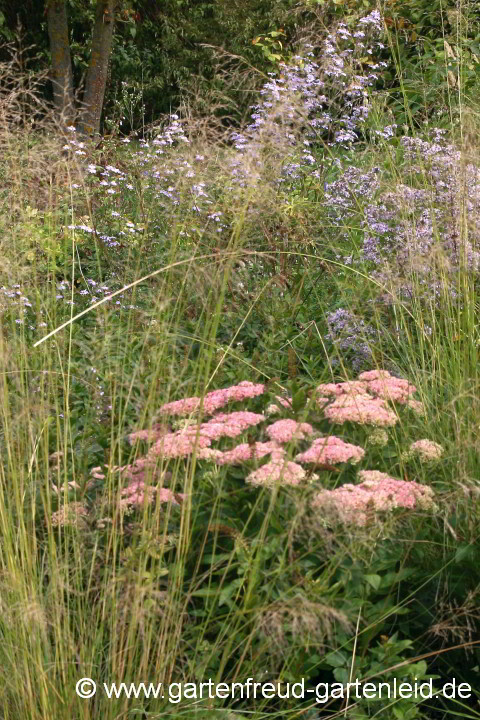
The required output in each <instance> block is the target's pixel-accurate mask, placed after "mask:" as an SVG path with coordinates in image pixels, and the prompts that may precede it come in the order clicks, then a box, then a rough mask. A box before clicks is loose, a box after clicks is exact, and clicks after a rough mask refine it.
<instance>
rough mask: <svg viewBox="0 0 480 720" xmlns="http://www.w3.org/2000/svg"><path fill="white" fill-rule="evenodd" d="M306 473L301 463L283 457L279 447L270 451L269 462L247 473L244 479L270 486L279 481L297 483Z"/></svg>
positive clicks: (283, 453)
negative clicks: (278, 449) (277, 450)
mask: <svg viewBox="0 0 480 720" xmlns="http://www.w3.org/2000/svg"><path fill="white" fill-rule="evenodd" d="M306 474H307V473H306V472H305V470H304V469H303V468H302V466H301V465H298V464H297V463H295V462H290V461H288V460H286V459H285V451H284V450H283V449H282V448H281V449H280V451H279V452H273V453H272V459H271V460H270V462H268V463H267V464H266V465H262V466H261V467H259V468H258V469H257V470H253V472H251V473H250V474H249V475H247V477H246V481H247V482H248V483H251V484H252V485H262V486H264V487H271V486H272V485H274V484H275V483H276V482H279V481H280V482H282V483H284V484H286V485H299V484H300V483H301V482H302V480H304V479H305V477H306Z"/></svg>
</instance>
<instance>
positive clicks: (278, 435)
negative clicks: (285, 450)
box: [266, 420, 313, 443]
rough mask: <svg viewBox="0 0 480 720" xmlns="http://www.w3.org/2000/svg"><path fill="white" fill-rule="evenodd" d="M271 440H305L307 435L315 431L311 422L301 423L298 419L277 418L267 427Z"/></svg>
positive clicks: (282, 441)
mask: <svg viewBox="0 0 480 720" xmlns="http://www.w3.org/2000/svg"><path fill="white" fill-rule="evenodd" d="M266 433H267V435H268V437H269V438H270V439H271V440H275V442H278V443H288V442H290V441H291V440H303V439H304V438H305V434H306V435H311V434H312V433H313V427H312V426H311V425H310V424H309V423H299V422H297V421H296V420H277V422H274V423H272V424H271V425H269V427H268V428H267V429H266Z"/></svg>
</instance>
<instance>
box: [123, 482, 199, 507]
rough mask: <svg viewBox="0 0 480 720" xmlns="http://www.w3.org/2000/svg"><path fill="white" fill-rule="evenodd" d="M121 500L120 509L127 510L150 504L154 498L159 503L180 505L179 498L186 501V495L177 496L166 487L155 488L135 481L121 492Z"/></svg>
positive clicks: (179, 494)
mask: <svg viewBox="0 0 480 720" xmlns="http://www.w3.org/2000/svg"><path fill="white" fill-rule="evenodd" d="M120 495H121V500H120V502H119V507H120V508H122V509H126V508H129V507H133V506H137V507H138V506H141V505H143V504H144V503H146V504H149V503H151V502H152V500H153V499H154V498H156V499H157V502H160V503H166V502H173V504H174V505H179V504H180V503H179V502H178V500H177V498H179V499H180V500H185V498H186V495H183V494H182V493H178V494H177V495H175V494H174V493H173V492H172V491H171V490H169V489H168V488H164V487H160V488H157V487H154V486H152V485H150V486H147V485H146V484H145V483H144V481H143V480H134V481H133V482H131V483H130V485H128V486H127V487H126V488H124V489H123V490H122V491H121V492H120Z"/></svg>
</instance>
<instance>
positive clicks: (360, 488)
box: [312, 470, 435, 526]
mask: <svg viewBox="0 0 480 720" xmlns="http://www.w3.org/2000/svg"><path fill="white" fill-rule="evenodd" d="M359 477H360V478H362V479H363V482H362V483H361V484H360V485H352V484H350V483H349V484H347V485H342V486H341V487H339V488H336V489H335V490H323V491H322V492H321V493H318V495H316V497H315V498H314V500H313V502H312V507H315V508H319V509H323V510H327V511H332V512H333V513H334V514H335V515H336V516H337V517H338V519H339V520H340V521H341V522H343V523H345V524H352V525H358V526H365V525H367V524H368V522H369V520H370V519H372V512H387V511H391V510H393V509H394V508H398V507H403V508H409V509H414V508H417V507H418V508H422V509H433V508H434V507H435V505H434V502H433V491H432V489H431V488H429V487H427V486H425V485H419V484H418V483H415V482H407V481H404V480H396V479H395V478H392V477H390V476H389V475H387V474H386V473H382V472H379V471H378V470H363V471H361V472H359Z"/></svg>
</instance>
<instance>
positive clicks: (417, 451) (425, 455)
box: [408, 440, 444, 462]
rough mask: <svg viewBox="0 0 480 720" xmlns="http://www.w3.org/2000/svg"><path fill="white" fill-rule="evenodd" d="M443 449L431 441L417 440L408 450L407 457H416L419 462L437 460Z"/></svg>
mask: <svg viewBox="0 0 480 720" xmlns="http://www.w3.org/2000/svg"><path fill="white" fill-rule="evenodd" d="M443 452H444V450H443V447H442V446H441V445H439V444H438V443H436V442H433V440H417V441H416V442H414V443H412V444H411V445H410V448H409V452H408V455H417V457H418V458H419V459H420V460H426V461H427V462H428V461H429V460H439V459H440V458H441V457H442V455H443Z"/></svg>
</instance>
